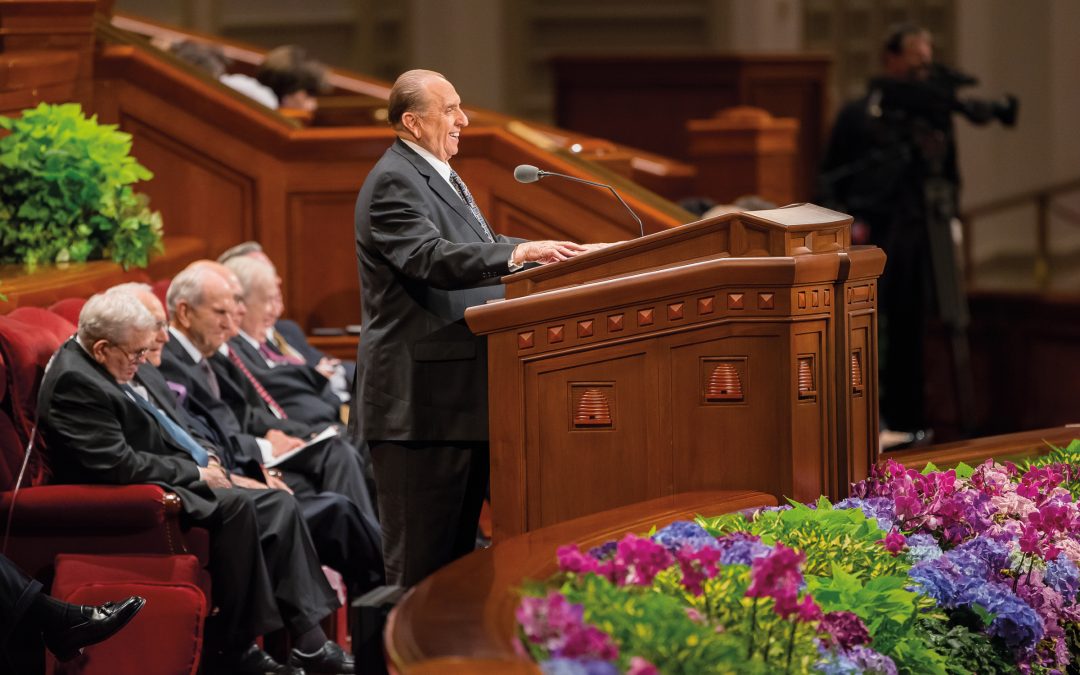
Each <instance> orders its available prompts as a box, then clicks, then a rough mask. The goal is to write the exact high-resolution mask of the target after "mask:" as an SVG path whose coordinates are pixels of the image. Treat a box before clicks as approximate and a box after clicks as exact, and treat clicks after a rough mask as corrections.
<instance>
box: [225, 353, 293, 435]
mask: <svg viewBox="0 0 1080 675" xmlns="http://www.w3.org/2000/svg"><path fill="white" fill-rule="evenodd" d="M228 349H229V360H230V361H232V362H233V365H235V366H236V367H237V368H239V369H240V372H241V373H243V374H244V377H246V378H247V380H248V382H250V383H251V386H252V387H255V391H256V392H257V393H258V394H259V398H261V399H262V400H263V403H265V404H266V407H268V408H270V411H271V412H272V413H274V415H275V416H277V418H278V419H283V420H287V419H289V416H288V415H286V414H285V408H282V407H281V406H280V405H278V402H277V401H275V400H274V397H273V396H271V395H270V392H268V391H266V388H265V387H263V386H262V383H261V382H259V380H257V379H256V378H255V376H254V375H253V374H252V373H251V371H250V370H248V367H247V366H245V365H244V362H243V360H242V359H241V358H240V355H239V354H237V353H236V351H235V350H233V348H232V347H228Z"/></svg>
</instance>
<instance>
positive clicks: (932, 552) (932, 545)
mask: <svg viewBox="0 0 1080 675" xmlns="http://www.w3.org/2000/svg"><path fill="white" fill-rule="evenodd" d="M907 545H908V550H907V557H908V560H910V561H911V563H912V564H913V565H914V564H916V563H920V562H923V561H927V560H937V559H938V558H940V557H941V556H942V551H941V546H939V545H938V543H937V539H934V536H933V535H930V534H913V535H911V536H909V537H908V538H907Z"/></svg>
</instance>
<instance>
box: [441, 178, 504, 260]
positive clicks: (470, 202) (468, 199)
mask: <svg viewBox="0 0 1080 675" xmlns="http://www.w3.org/2000/svg"><path fill="white" fill-rule="evenodd" d="M450 184H451V185H453V186H454V189H455V190H457V193H458V195H459V196H460V197H461V201H463V202H465V206H468V207H469V210H470V211H472V214H473V216H474V217H475V218H476V220H477V222H479V223H480V227H481V228H483V230H484V236H485V237H487V240H488V241H489V242H492V243H494V241H495V237H493V236H491V228H489V227H488V224H487V221H486V220H484V214H482V213H480V207H479V206H477V205H476V200H475V199H473V196H472V193H471V192H469V188H467V187H465V181H463V180H461V176H458V175H457V172H456V171H454V170H453V169H451V170H450Z"/></svg>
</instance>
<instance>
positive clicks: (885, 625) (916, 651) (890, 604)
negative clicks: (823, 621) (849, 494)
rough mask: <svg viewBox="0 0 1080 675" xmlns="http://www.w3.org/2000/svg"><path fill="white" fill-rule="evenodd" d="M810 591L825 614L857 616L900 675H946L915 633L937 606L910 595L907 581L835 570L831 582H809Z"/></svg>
mask: <svg viewBox="0 0 1080 675" xmlns="http://www.w3.org/2000/svg"><path fill="white" fill-rule="evenodd" d="M806 582H807V589H808V590H809V591H810V594H811V595H813V596H814V599H815V600H817V602H818V604H819V605H820V606H821V609H822V611H825V612H838V611H848V612H854V613H855V614H857V615H858V616H859V618H860V619H862V620H863V623H865V624H866V627H867V629H869V631H870V634H871V635H872V636H873V637H874V641H873V642H872V643H871V647H873V648H874V649H876V650H877V651H879V652H881V653H882V654H886V655H888V656H890V657H892V659H893V661H895V662H896V667H897V668H898V669H899V670H900V672H901V673H937V674H940V675H945V672H946V670H945V659H944V657H942V656H941V655H940V654H938V653H937V652H935V651H934V650H933V649H932V648H931V647H930V646H929V645H927V644H926V642H925V641H924V640H923V639H922V637H920V636H919V635H918V633H917V631H916V620H917V619H918V617H919V615H920V613H921V611H922V610H926V609H930V608H932V607H933V601H932V600H928V599H927V598H924V597H922V596H919V595H918V594H916V593H914V592H912V591H909V590H907V586H909V585H910V583H911V582H910V581H909V580H908V578H907V576H906V574H905V575H895V576H894V575H890V576H879V577H877V578H874V579H870V580H869V581H864V580H863V579H861V578H859V576H857V575H856V574H852V573H851V572H849V571H848V570H845V569H844V566H843V565H839V564H835V563H834V564H833V565H832V568H831V576H813V577H809V576H808V577H807V580H806Z"/></svg>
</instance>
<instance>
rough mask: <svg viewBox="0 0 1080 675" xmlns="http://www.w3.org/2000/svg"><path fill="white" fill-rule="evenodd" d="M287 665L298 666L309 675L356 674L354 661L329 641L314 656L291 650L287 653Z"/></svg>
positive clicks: (336, 644) (334, 643)
mask: <svg viewBox="0 0 1080 675" xmlns="http://www.w3.org/2000/svg"><path fill="white" fill-rule="evenodd" d="M289 665H290V666H299V667H301V668H303V669H304V672H306V673H310V674H311V675H352V673H355V672H356V661H355V660H354V659H353V657H352V656H351V655H349V654H346V653H345V650H344V649H342V648H341V647H340V646H339V645H338V643H336V642H333V641H331V640H327V641H326V644H324V645H323V646H322V648H321V649H319V651H317V652H315V653H314V654H305V653H304V652H302V651H300V650H298V649H293V650H292V652H290V653H289Z"/></svg>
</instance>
